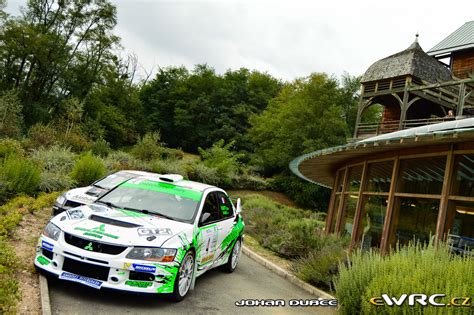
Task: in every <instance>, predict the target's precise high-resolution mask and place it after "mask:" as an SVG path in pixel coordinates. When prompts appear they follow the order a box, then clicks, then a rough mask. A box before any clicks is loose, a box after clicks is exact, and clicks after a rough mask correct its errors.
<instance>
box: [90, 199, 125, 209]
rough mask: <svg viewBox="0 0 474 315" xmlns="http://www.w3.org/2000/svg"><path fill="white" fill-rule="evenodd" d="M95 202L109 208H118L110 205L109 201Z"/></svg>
mask: <svg viewBox="0 0 474 315" xmlns="http://www.w3.org/2000/svg"><path fill="white" fill-rule="evenodd" d="M95 202H96V203H101V204H103V205H106V206H109V207H111V208H120V207H119V206H117V205H114V204H113V203H111V202H110V201H102V200H96V201H95Z"/></svg>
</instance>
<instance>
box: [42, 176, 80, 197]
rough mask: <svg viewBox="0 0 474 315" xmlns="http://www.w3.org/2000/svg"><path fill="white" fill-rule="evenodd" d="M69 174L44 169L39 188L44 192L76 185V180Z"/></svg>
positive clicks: (66, 188)
mask: <svg viewBox="0 0 474 315" xmlns="http://www.w3.org/2000/svg"><path fill="white" fill-rule="evenodd" d="M69 174H70V173H65V174H63V173H55V172H47V171H44V172H42V173H41V176H40V182H39V184H38V189H39V190H40V191H44V192H53V191H61V190H68V189H71V188H72V187H74V186H75V185H76V181H75V180H74V179H72V177H71V176H70V175H69Z"/></svg>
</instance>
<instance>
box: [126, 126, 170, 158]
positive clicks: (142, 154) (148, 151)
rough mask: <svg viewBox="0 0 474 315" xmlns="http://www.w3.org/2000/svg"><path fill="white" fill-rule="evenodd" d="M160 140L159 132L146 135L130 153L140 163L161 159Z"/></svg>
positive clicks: (161, 147) (161, 148)
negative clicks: (140, 161)
mask: <svg viewBox="0 0 474 315" xmlns="http://www.w3.org/2000/svg"><path fill="white" fill-rule="evenodd" d="M160 140H161V136H160V133H159V132H153V133H147V134H145V135H144V136H143V138H141V139H140V140H138V142H137V144H135V145H134V146H133V148H132V150H131V153H132V155H133V156H135V157H136V158H138V159H140V160H142V161H151V160H153V159H157V158H161V156H162V154H163V151H164V148H163V145H162V143H160Z"/></svg>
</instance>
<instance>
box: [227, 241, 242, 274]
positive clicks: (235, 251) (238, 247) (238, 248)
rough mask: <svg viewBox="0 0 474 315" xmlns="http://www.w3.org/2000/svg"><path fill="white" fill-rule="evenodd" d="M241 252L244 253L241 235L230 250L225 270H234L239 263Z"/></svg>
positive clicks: (229, 271)
mask: <svg viewBox="0 0 474 315" xmlns="http://www.w3.org/2000/svg"><path fill="white" fill-rule="evenodd" d="M241 254H242V239H241V238H240V237H239V238H238V239H237V241H236V242H235V244H234V246H233V247H232V251H231V252H230V255H229V259H228V260H227V263H226V264H225V265H224V271H226V272H228V273H232V272H234V270H235V268H237V264H238V263H239V259H240V255H241Z"/></svg>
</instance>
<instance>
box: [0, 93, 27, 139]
mask: <svg viewBox="0 0 474 315" xmlns="http://www.w3.org/2000/svg"><path fill="white" fill-rule="evenodd" d="M22 109H23V105H22V104H21V102H20V100H19V99H18V97H17V94H16V92H14V91H8V92H5V93H4V94H3V95H2V96H0V138H2V137H12V138H16V137H19V136H20V134H21V129H22V127H23V113H22Z"/></svg>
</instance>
